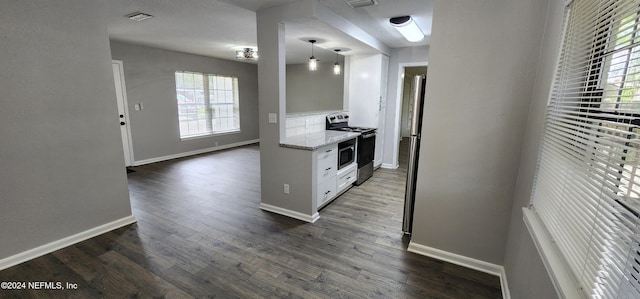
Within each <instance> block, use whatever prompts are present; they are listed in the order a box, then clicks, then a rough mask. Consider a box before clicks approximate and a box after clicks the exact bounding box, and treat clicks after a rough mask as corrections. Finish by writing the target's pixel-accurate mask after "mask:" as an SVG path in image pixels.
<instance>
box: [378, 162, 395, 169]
mask: <svg viewBox="0 0 640 299" xmlns="http://www.w3.org/2000/svg"><path fill="white" fill-rule="evenodd" d="M398 167H400V166H399V165H398V164H395V165H394V164H389V163H382V165H381V166H380V168H384V169H398Z"/></svg>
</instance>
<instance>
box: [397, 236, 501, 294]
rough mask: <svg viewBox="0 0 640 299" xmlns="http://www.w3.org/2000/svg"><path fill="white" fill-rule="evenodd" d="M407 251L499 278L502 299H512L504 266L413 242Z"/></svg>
mask: <svg viewBox="0 0 640 299" xmlns="http://www.w3.org/2000/svg"><path fill="white" fill-rule="evenodd" d="M407 250H408V251H409V252H413V253H417V254H420V255H424V256H428V257H432V258H435V259H438V260H441V261H445V262H449V263H452V264H456V265H459V266H463V267H466V268H469V269H473V270H477V271H480V272H484V273H487V274H491V275H495V276H498V277H500V288H501V289H502V298H503V299H511V294H510V292H509V285H508V284H507V274H506V272H505V270H504V267H503V266H500V265H496V264H492V263H488V262H485V261H481V260H477V259H474V258H470V257H466V256H463V255H459V254H455V253H451V252H447V251H444V250H440V249H436V248H433V247H429V246H425V245H421V244H416V243H414V242H413V241H411V242H409V248H408V249H407Z"/></svg>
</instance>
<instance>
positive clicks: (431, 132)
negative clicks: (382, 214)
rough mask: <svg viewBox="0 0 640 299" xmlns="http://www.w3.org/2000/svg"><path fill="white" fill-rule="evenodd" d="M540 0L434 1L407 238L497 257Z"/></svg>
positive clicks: (530, 78)
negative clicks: (411, 232) (410, 224)
mask: <svg viewBox="0 0 640 299" xmlns="http://www.w3.org/2000/svg"><path fill="white" fill-rule="evenodd" d="M547 3H548V2H547V1H539V0H516V1H506V0H486V1H464V0H436V1H435V4H434V19H433V32H432V39H431V41H432V42H431V47H430V49H429V74H428V78H427V87H426V99H425V102H426V103H425V108H424V118H423V125H422V142H421V147H420V161H419V166H418V174H417V176H418V184H417V188H416V202H415V213H414V222H413V223H414V224H413V235H412V241H411V242H412V243H414V244H416V245H423V246H427V247H431V248H435V249H439V250H443V251H446V252H449V253H454V254H458V255H462V256H465V257H469V258H473V259H476V260H480V261H484V262H488V263H492V264H496V265H502V264H503V261H504V257H505V244H506V241H507V231H508V228H509V222H510V220H511V217H510V216H511V207H512V203H513V192H514V189H515V184H516V177H517V174H518V163H519V160H520V158H519V157H520V150H521V147H522V142H523V136H524V133H525V129H526V119H527V113H528V110H529V105H530V100H531V97H532V92H533V86H534V81H535V70H536V68H537V64H538V56H539V51H540V43H541V41H542V36H543V29H544V21H545V16H546V9H547Z"/></svg>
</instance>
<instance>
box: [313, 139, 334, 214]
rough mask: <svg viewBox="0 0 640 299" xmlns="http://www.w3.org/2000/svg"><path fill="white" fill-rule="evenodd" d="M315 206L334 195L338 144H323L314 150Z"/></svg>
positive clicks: (322, 204) (319, 205)
mask: <svg viewBox="0 0 640 299" xmlns="http://www.w3.org/2000/svg"><path fill="white" fill-rule="evenodd" d="M316 151H317V155H316V160H315V161H314V163H315V166H316V167H315V168H316V175H315V177H316V179H315V185H316V194H315V196H316V208H318V209H319V208H321V207H322V206H324V205H325V204H327V203H328V202H329V201H331V200H332V199H333V198H335V197H336V187H337V185H336V184H337V177H336V174H337V168H338V144H336V143H334V144H331V145H328V146H323V147H321V148H319V149H317V150H316Z"/></svg>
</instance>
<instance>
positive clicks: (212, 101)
mask: <svg viewBox="0 0 640 299" xmlns="http://www.w3.org/2000/svg"><path fill="white" fill-rule="evenodd" d="M179 76H180V79H179ZM183 76H193V79H192V80H193V82H192V84H193V85H192V86H188V84H185V83H184V81H185V79H184V77H183ZM196 77H201V80H202V82H196V81H199V80H196ZM174 78H175V81H174V82H175V92H176V107H177V116H178V133H179V138H180V140H190V139H198V138H206V137H211V136H218V135H227V134H237V133H240V132H241V123H240V92H239V88H238V85H239V79H238V77H235V76H225V75H218V74H208V73H201V72H194V71H176V72H175V73H174ZM219 80H222V82H223V85H225V86H224V87H220V82H218V81H219ZM179 81H181V82H179ZM226 85H229V86H226ZM183 93H186V94H189V93H191V94H192V95H193V97H192V98H188V97H186V96H185V95H184V94H183ZM198 94H199V96H198ZM221 94H223V95H224V97H229V94H230V95H231V96H230V98H231V99H230V100H229V99H226V98H225V99H220V95H221ZM181 96H182V97H181ZM183 98H185V99H186V100H187V101H191V103H188V104H185V103H181V101H183ZM200 100H201V101H202V102H201V103H200ZM184 105H189V106H191V109H194V107H195V110H196V112H195V114H196V116H195V118H192V119H186V117H183V116H181V115H185V114H189V112H188V111H187V110H188V109H189V108H186V109H185V108H183V107H181V106H184ZM221 107H225V108H224V109H220V108H221ZM216 108H218V109H216ZM183 109H185V110H183ZM185 111H187V113H185ZM222 111H224V112H222ZM190 113H191V114H193V113H194V112H193V111H191V112H190ZM194 121H195V122H197V124H196V125H195V127H196V129H195V130H193V131H195V132H191V130H190V128H191V126H193V125H192V124H191V123H193V122H194ZM223 122H225V123H226V124H225V125H224V126H222V125H221V124H222V123H223ZM216 124H218V125H216ZM185 125H186V126H187V127H186V128H185V127H184V126H185ZM185 133H186V134H185Z"/></svg>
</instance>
